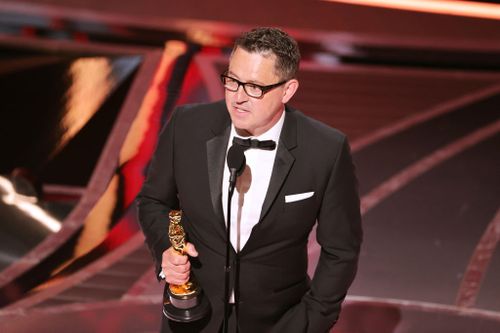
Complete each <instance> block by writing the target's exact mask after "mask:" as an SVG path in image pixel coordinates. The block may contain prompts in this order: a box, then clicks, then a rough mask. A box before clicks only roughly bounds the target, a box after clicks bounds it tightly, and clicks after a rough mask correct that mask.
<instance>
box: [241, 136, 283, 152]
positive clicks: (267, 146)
mask: <svg viewBox="0 0 500 333" xmlns="http://www.w3.org/2000/svg"><path fill="white" fill-rule="evenodd" d="M233 144H237V145H240V146H242V147H243V148H245V150H247V149H250V148H256V149H264V150H274V148H276V142H274V141H273V140H263V141H259V140H257V139H242V138H238V137H236V136H235V137H233Z"/></svg>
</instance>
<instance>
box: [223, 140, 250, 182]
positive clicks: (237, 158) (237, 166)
mask: <svg viewBox="0 0 500 333" xmlns="http://www.w3.org/2000/svg"><path fill="white" fill-rule="evenodd" d="M245 164H246V158H245V149H244V148H243V147H242V146H240V145H232V146H231V148H229V151H228V152H227V166H228V167H229V170H235V171H236V174H237V175H238V176H239V175H241V173H242V172H243V169H245Z"/></svg>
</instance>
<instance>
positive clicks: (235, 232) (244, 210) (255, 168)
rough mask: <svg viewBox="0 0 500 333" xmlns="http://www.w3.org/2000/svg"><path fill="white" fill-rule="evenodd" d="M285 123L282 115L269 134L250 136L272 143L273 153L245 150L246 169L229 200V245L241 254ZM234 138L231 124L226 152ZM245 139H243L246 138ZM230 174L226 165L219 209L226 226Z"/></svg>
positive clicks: (253, 223)
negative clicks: (273, 145) (272, 141)
mask: <svg viewBox="0 0 500 333" xmlns="http://www.w3.org/2000/svg"><path fill="white" fill-rule="evenodd" d="M284 121H285V112H283V114H282V115H281V118H280V119H279V120H278V122H277V123H276V124H274V126H273V127H271V128H270V129H269V130H268V131H266V132H265V133H263V134H261V135H259V136H256V137H250V138H252V139H257V140H261V141H262V140H274V141H275V142H276V148H275V149H274V150H263V149H256V148H250V149H247V150H246V151H245V158H246V167H245V170H244V171H243V173H242V174H241V175H240V176H239V177H238V179H237V181H236V188H235V191H234V194H233V198H232V201H231V244H232V245H233V248H234V249H235V250H236V252H240V251H241V250H242V249H243V247H244V246H245V244H246V243H247V241H248V239H249V238H250V234H251V233H252V229H253V227H254V226H255V225H256V224H257V223H258V222H259V218H260V214H261V212H262V204H263V203H264V199H265V197H266V194H267V189H268V188H269V181H270V179H271V173H272V171H273V166H274V160H275V158H276V151H277V150H278V142H279V137H280V133H281V129H282V128H283V123H284ZM234 136H238V137H239V135H238V134H237V133H236V129H235V128H234V125H231V134H230V136H229V142H228V146H227V150H229V148H230V147H231V146H232V145H233V137H234ZM247 138H248V137H245V139H247ZM226 156H227V151H226ZM229 175H230V172H229V167H228V166H227V164H226V166H225V168H224V176H223V180H222V206H223V207H222V208H223V210H224V218H225V221H226V225H227V200H228V193H227V191H228V187H229Z"/></svg>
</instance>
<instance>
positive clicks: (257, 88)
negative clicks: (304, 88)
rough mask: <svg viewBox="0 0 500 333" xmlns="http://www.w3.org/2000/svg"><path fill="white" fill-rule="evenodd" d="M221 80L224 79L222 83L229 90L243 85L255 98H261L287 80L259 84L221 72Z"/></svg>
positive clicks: (234, 89)
mask: <svg viewBox="0 0 500 333" xmlns="http://www.w3.org/2000/svg"><path fill="white" fill-rule="evenodd" d="M220 80H221V81H222V84H223V85H224V88H226V89H227V90H229V91H233V92H234V91H238V88H239V87H240V86H243V90H245V93H246V94H247V95H248V96H250V97H254V98H260V97H262V96H263V95H264V94H265V93H267V92H269V91H270V90H272V89H274V88H276V87H279V86H281V85H282V84H285V83H286V81H288V80H285V81H281V82H278V83H275V84H270V85H268V86H261V85H259V84H255V83H250V82H241V81H239V80H236V79H235V78H234V77H230V76H228V75H226V74H221V76H220Z"/></svg>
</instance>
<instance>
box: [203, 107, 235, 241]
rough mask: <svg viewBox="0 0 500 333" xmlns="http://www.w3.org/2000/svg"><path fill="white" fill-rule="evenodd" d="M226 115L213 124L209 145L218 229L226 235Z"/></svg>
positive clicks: (209, 168) (212, 192)
mask: <svg viewBox="0 0 500 333" xmlns="http://www.w3.org/2000/svg"><path fill="white" fill-rule="evenodd" d="M224 112H225V115H226V117H222V119H221V118H220V117H219V118H218V119H217V121H214V123H213V126H212V133H213V135H214V136H213V137H211V138H210V139H209V140H208V141H207V143H206V145H207V167H208V182H209V186H210V197H211V200H212V206H213V209H214V213H215V215H216V216H217V220H218V223H217V224H218V228H217V229H218V230H220V231H221V232H222V235H223V236H224V237H225V229H226V225H225V222H224V213H223V211H222V177H223V172H224V166H225V157H226V148H227V142H228V140H229V134H230V131H231V127H230V121H229V116H227V111H225V110H224Z"/></svg>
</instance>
